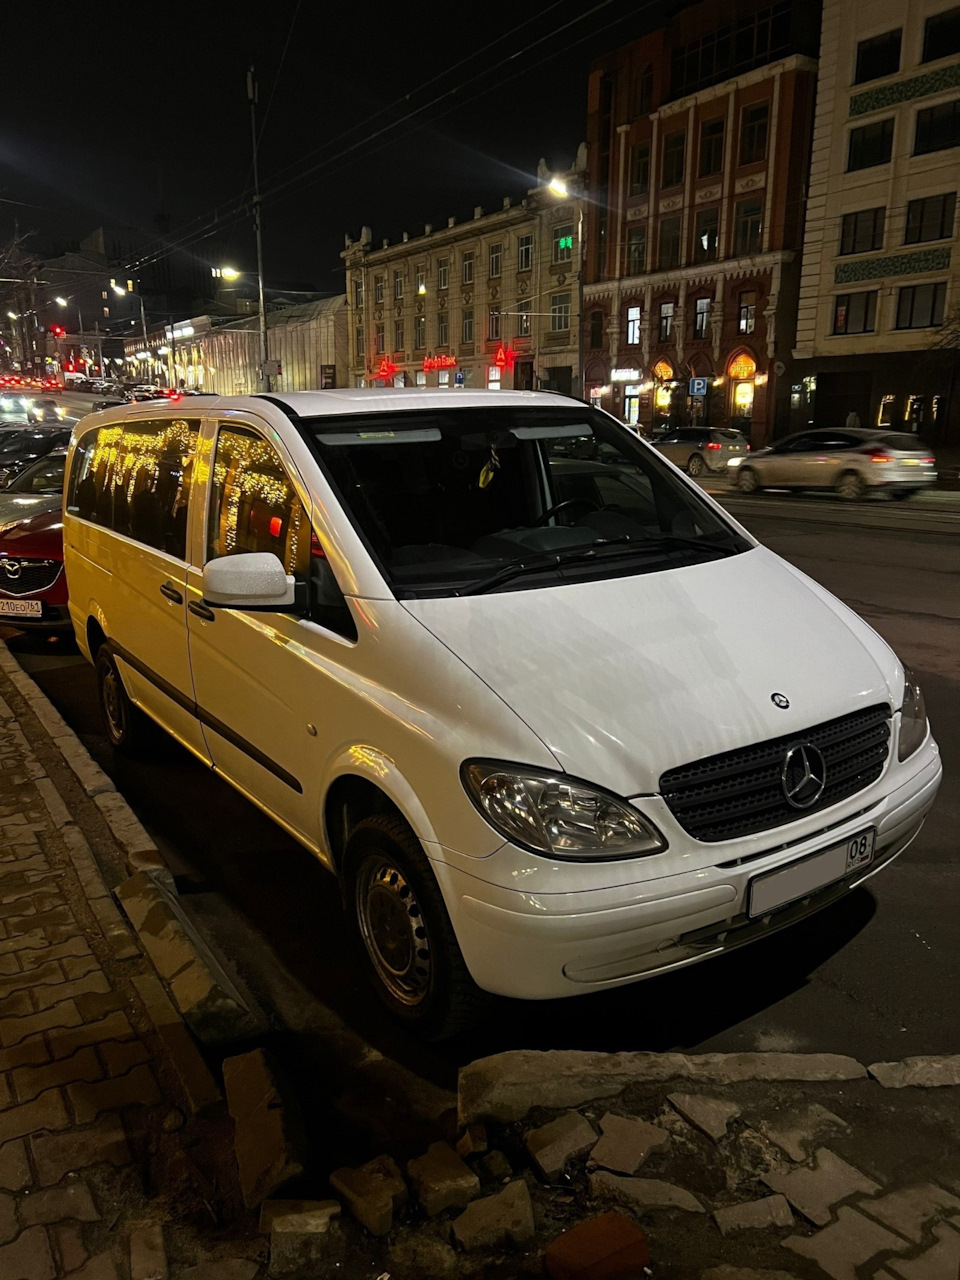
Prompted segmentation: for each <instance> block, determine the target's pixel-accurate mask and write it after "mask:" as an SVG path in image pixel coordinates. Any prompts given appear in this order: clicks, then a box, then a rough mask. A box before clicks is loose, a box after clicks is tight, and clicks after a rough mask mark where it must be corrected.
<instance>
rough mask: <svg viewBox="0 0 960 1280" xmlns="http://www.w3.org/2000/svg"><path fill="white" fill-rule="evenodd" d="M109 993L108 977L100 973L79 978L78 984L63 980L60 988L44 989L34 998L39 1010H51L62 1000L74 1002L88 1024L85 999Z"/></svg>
mask: <svg viewBox="0 0 960 1280" xmlns="http://www.w3.org/2000/svg"><path fill="white" fill-rule="evenodd" d="M109 991H110V983H109V982H108V981H107V975H106V974H105V973H103V972H98V973H88V974H87V976H86V977H85V978H78V979H77V981H76V982H64V981H62V980H61V982H60V985H59V987H44V988H43V989H42V990H40V991H34V993H33V998H34V1000H35V1001H36V1004H37V1008H38V1009H50V1008H52V1007H53V1006H54V1005H55V1004H59V1003H60V1002H61V1000H73V1001H74V1003H75V1004H76V1006H77V1008H78V1009H79V1010H80V1016H81V1017H82V1018H83V1020H84V1022H88V1021H89V1020H90V1019H89V1018H88V1017H87V1016H86V1013H85V1008H84V1000H85V998H86V997H87V996H89V995H92V994H94V993H96V994H100V995H102V994H104V993H106V992H109ZM117 1007H118V1006H117V1005H116V1004H114V1005H113V1008H117ZM98 1016H99V1015H98Z"/></svg>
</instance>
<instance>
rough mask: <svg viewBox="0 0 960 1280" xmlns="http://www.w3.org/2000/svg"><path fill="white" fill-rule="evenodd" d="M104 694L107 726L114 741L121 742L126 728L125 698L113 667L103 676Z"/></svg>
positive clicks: (102, 687) (102, 688)
mask: <svg viewBox="0 0 960 1280" xmlns="http://www.w3.org/2000/svg"><path fill="white" fill-rule="evenodd" d="M101 690H102V694H103V711H104V715H105V716H106V719H107V728H108V729H109V730H110V736H111V738H112V739H113V741H114V742H119V741H120V740H121V739H122V738H123V735H124V731H125V728H126V725H125V717H124V712H123V699H122V697H121V696H120V678H119V676H118V675H117V673H116V671H115V670H114V669H113V668H112V667H111V668H110V670H109V671H107V672H106V674H105V675H104V677H103V683H102V685H101Z"/></svg>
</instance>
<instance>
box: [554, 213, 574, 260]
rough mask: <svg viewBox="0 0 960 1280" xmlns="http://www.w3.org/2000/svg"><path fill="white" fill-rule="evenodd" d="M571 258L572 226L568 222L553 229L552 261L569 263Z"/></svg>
mask: <svg viewBox="0 0 960 1280" xmlns="http://www.w3.org/2000/svg"><path fill="white" fill-rule="evenodd" d="M572 257H573V226H572V225H571V224H570V223H569V222H564V223H562V224H561V225H560V226H559V227H554V228H553V261H554V262H569V261H570V259H571V258H572Z"/></svg>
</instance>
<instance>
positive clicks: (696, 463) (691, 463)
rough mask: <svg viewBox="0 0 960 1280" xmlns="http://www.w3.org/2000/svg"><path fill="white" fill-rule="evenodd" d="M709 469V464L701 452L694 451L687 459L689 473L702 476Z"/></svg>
mask: <svg viewBox="0 0 960 1280" xmlns="http://www.w3.org/2000/svg"><path fill="white" fill-rule="evenodd" d="M706 469H707V464H706V463H705V462H704V460H703V457H702V455H701V454H699V453H692V454H691V455H690V457H689V458H688V459H687V475H688V476H702V475H703V473H704V471H706Z"/></svg>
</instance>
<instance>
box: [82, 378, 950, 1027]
mask: <svg viewBox="0 0 960 1280" xmlns="http://www.w3.org/2000/svg"><path fill="white" fill-rule="evenodd" d="M64 534H65V551H66V571H67V578H68V586H69V596H70V612H71V615H72V618H73V624H74V627H75V629H76V634H77V640H78V642H79V644H80V646H81V648H82V650H83V651H84V653H85V654H86V655H87V656H88V657H89V658H90V660H91V662H93V663H95V665H96V671H97V679H98V685H99V691H100V702H101V706H102V712H103V718H104V722H105V725H106V730H107V733H108V734H109V737H110V740H111V742H112V743H113V745H114V747H115V748H117V749H118V750H125V749H134V748H135V747H136V744H137V737H138V733H140V732H141V731H142V716H143V713H145V714H146V715H147V716H149V717H150V718H151V719H152V720H154V721H156V722H157V723H158V724H160V725H162V726H163V727H164V728H165V729H166V730H168V732H170V733H171V734H172V735H173V736H174V737H175V738H176V739H177V740H178V741H179V742H181V743H182V744H183V745H184V746H185V747H186V748H187V749H188V750H189V751H192V752H193V753H194V755H196V756H197V757H199V759H201V760H202V761H203V762H204V763H205V764H207V765H209V766H210V767H211V768H212V769H214V770H216V772H217V773H218V774H221V775H222V776H223V777H224V778H227V779H228V780H229V781H230V782H231V783H232V784H233V785H234V786H235V787H237V788H238V789H239V790H240V791H241V792H243V794H244V795H246V796H247V797H249V798H250V799H251V800H252V801H253V802H254V803H255V804H257V805H259V806H260V808H261V809H263V810H265V811H266V812H267V813H269V814H270V815H271V816H272V817H274V818H275V819H276V821H277V822H279V823H280V824H281V825H282V826H283V827H284V828H286V830H287V831H289V832H290V833H292V834H293V835H294V836H295V837H296V838H297V839H298V840H300V841H301V842H302V843H303V844H304V845H306V846H307V848H308V849H311V850H312V851H313V852H314V853H315V854H316V855H317V856H318V857H319V858H320V859H322V861H323V862H324V863H325V864H326V865H327V866H328V867H329V868H330V870H331V871H332V872H333V873H334V874H336V875H337V876H339V878H340V881H341V884H342V888H343V896H344V901H345V904H346V908H347V911H348V914H349V917H350V920H351V922H352V926H353V928H354V929H355V931H356V934H357V935H358V938H359V940H360V941H361V942H362V948H361V954H363V955H364V956H365V958H366V961H367V963H368V967H369V971H370V974H371V976H372V978H373V980H374V982H375V984H376V986H377V989H378V991H379V993H380V995H381V997H382V999H383V1000H384V1001H385V1003H386V1004H387V1005H388V1006H389V1008H390V1009H391V1010H393V1012H394V1013H395V1014H397V1015H398V1016H400V1017H401V1018H404V1019H407V1020H408V1021H409V1022H411V1023H416V1024H418V1025H419V1027H420V1028H421V1029H422V1031H423V1032H424V1033H425V1034H428V1035H431V1036H440V1035H444V1034H449V1033H451V1032H452V1031H453V1030H455V1029H456V1028H458V1027H460V1026H462V1025H463V1024H464V1022H465V1021H466V1020H468V1019H469V1018H470V1016H471V1014H472V1013H473V1012H475V1010H476V1009H477V1007H478V1005H479V1003H480V1001H481V998H482V994H483V993H484V992H496V993H499V994H501V995H506V996H513V997H520V998H524V999H543V998H552V997H557V996H565V995H573V994H576V993H580V992H585V991H597V990H601V989H603V988H607V987H614V986H618V985H620V984H623V983H628V982H634V981H636V980H637V979H639V978H644V977H648V976H649V975H651V974H655V973H662V972H664V971H665V970H668V969H673V968H677V967H679V966H682V965H687V964H691V963H693V962H694V961H697V960H702V959H704V958H706V957H708V956H712V955H716V954H718V953H720V952H723V951H726V950H729V949H730V948H733V947H736V946H739V945H740V944H741V943H745V942H748V941H750V940H752V939H754V938H759V937H763V936H765V935H767V934H769V933H771V932H772V931H774V930H776V929H779V928H782V927H784V926H786V925H789V924H790V923H791V922H793V921H795V920H798V919H800V918H801V917H803V916H805V915H807V914H808V913H810V912H812V911H814V910H816V909H817V908H819V907H821V906H824V905H825V904H827V903H829V902H832V901H834V900H835V899H836V898H837V897H839V896H840V895H842V894H844V893H846V892H848V891H849V890H850V889H852V888H854V887H855V886H857V885H859V884H862V883H863V882H864V880H866V879H867V878H868V877H869V876H872V875H874V874H875V873H876V872H877V871H879V870H880V869H881V868H883V867H884V866H886V865H887V864H888V863H890V862H891V860H892V859H893V858H895V857H896V856H897V854H899V853H900V852H902V850H903V849H905V848H906V847H907V845H908V844H909V843H910V842H911V840H913V838H914V837H915V836H916V834H917V832H918V831H919V830H920V827H921V824H922V823H923V820H924V817H925V815H926V813H927V811H928V809H929V808H930V805H931V804H932V803H933V799H934V796H935V794H936V791H937V787H938V785H939V781H940V774H941V766H940V759H939V753H938V750H937V746H936V743H935V742H934V740H933V738H932V737H931V734H930V731H929V728H928V725H927V719H926V714H925V711H924V705H923V698H922V695H921V692H920V689H919V688H918V686H917V684H916V682H915V680H914V679H913V677H912V676H911V675H910V673H909V672H906V671H905V670H904V668H903V667H902V666H901V664H900V662H899V661H898V660H897V657H896V656H895V654H893V653H892V652H891V650H890V649H889V648H888V647H887V645H886V644H885V643H884V642H883V640H881V639H880V637H879V636H878V635H876V633H875V632H874V631H872V630H871V629H870V627H868V626H867V624H866V623H865V622H863V621H862V620H861V619H860V618H858V617H857V615H856V614H854V613H853V612H851V611H850V610H849V609H848V608H846V607H845V606H844V605H842V604H841V603H839V602H838V601H837V600H835V599H834V598H833V597H832V596H830V595H829V593H828V592H826V591H825V590H823V588H822V587H820V586H818V585H817V584H816V583H815V582H812V581H811V580H810V579H809V578H806V577H805V576H804V575H803V574H802V573H800V572H799V571H798V570H796V569H794V568H792V567H791V566H790V565H789V564H787V563H785V562H784V561H783V560H781V559H780V558H779V557H778V556H776V555H774V554H773V553H772V552H770V551H768V550H767V549H766V548H765V547H763V546H760V545H759V544H758V543H757V542H756V540H755V539H754V538H752V537H751V536H750V535H749V534H748V533H747V532H746V531H745V530H744V529H743V528H741V527H740V526H739V525H738V524H737V523H736V522H735V521H734V520H732V519H731V518H730V516H728V515H727V514H726V513H725V512H724V511H723V510H722V509H721V508H720V507H719V506H718V505H717V504H716V503H714V502H713V501H712V500H711V499H710V498H709V497H708V496H707V495H706V494H704V493H702V492H700V491H699V490H698V489H697V487H696V486H695V485H693V484H692V483H691V482H689V481H688V480H687V479H686V478H685V477H684V476H683V475H682V474H681V473H680V471H679V470H678V469H677V468H676V467H674V466H673V464H671V463H670V462H668V461H667V460H666V459H664V458H663V457H661V456H660V455H659V454H658V453H657V451H656V450H655V449H653V448H651V447H650V446H648V445H646V444H645V443H644V442H643V441H642V440H640V439H639V438H638V437H637V436H636V435H635V434H634V433H632V432H629V431H627V430H626V429H625V428H624V427H622V426H621V425H620V424H619V423H617V422H616V421H614V420H613V419H612V418H610V417H608V416H607V415H605V414H603V413H601V412H599V411H597V410H595V409H592V408H588V407H587V406H585V405H583V404H579V403H577V402H575V401H571V400H569V399H565V398H563V397H561V396H556V395H548V394H538V393H531V392H474V391H465V390H452V389H451V390H439V389H438V390H433V391H427V390H424V391H421V390H411V391H400V390H397V391H395V390H393V389H389V390H382V391H376V390H356V391H325V392H316V393H315V392H301V393H294V394H289V395H261V396H251V397H240V398H222V399H217V398H215V397H209V398H199V397H198V398H196V399H194V400H192V401H190V402H189V403H183V402H181V403H178V404H173V405H171V404H164V403H158V402H155V403H146V404H142V405H135V406H128V407H124V408H122V409H115V410H108V411H106V412H103V413H100V414H95V415H91V416H89V417H86V418H84V419H83V420H82V421H81V422H80V423H79V424H78V426H77V428H76V431H75V433H74V439H73V443H72V448H71V454H70V459H69V463H68V480H67V488H66V494H65V515H64ZM277 874H279V875H282V874H283V870H282V868H278V869H277Z"/></svg>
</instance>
